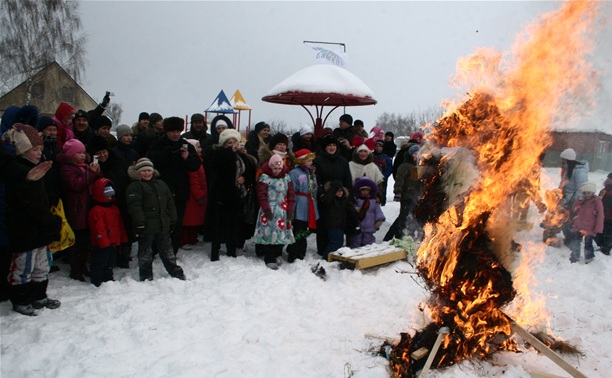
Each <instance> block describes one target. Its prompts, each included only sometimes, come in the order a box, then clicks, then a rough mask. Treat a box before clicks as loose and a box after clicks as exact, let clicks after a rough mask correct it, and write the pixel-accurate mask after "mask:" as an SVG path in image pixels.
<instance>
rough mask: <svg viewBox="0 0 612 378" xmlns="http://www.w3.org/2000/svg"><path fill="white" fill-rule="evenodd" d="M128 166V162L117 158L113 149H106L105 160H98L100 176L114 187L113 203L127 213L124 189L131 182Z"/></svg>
mask: <svg viewBox="0 0 612 378" xmlns="http://www.w3.org/2000/svg"><path fill="white" fill-rule="evenodd" d="M129 167H130V164H127V163H126V162H125V161H124V160H123V159H121V158H119V157H118V156H117V154H116V153H115V150H114V149H111V150H110V151H108V159H106V161H105V162H100V171H101V172H102V176H104V177H105V178H107V179H109V180H111V181H112V182H113V187H114V188H115V204H116V205H117V207H119V210H120V211H121V212H122V213H127V202H126V200H125V191H126V190H127V187H128V185H130V182H131V179H130V177H129V176H128V168H129Z"/></svg>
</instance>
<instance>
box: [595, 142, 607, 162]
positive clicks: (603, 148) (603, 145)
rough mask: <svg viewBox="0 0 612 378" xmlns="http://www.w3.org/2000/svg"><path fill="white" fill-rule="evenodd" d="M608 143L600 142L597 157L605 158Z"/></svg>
mask: <svg viewBox="0 0 612 378" xmlns="http://www.w3.org/2000/svg"><path fill="white" fill-rule="evenodd" d="M606 147H607V143H606V141H603V140H600V141H599V150H598V151H597V157H600V158H601V157H604V155H605V154H606V152H607V148H606Z"/></svg>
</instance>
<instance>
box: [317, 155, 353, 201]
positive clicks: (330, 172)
mask: <svg viewBox="0 0 612 378" xmlns="http://www.w3.org/2000/svg"><path fill="white" fill-rule="evenodd" d="M313 164H314V166H315V175H316V176H317V183H318V184H319V193H320V194H323V193H324V191H323V185H325V183H327V182H331V181H333V180H339V181H340V182H341V183H342V185H344V187H346V188H350V187H351V186H352V185H353V180H352V178H351V170H350V169H349V166H348V161H347V160H346V159H345V158H344V157H343V156H342V155H341V154H340V151H336V153H335V154H333V155H330V154H328V153H327V152H325V151H322V152H321V153H320V154H318V155H317V157H316V158H315V159H314V161H313Z"/></svg>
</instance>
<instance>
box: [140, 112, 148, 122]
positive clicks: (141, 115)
mask: <svg viewBox="0 0 612 378" xmlns="http://www.w3.org/2000/svg"><path fill="white" fill-rule="evenodd" d="M143 119H149V113H147V112H142V113H140V114H139V115H138V122H140V121H142V120H143Z"/></svg>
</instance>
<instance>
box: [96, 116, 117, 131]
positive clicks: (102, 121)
mask: <svg viewBox="0 0 612 378" xmlns="http://www.w3.org/2000/svg"><path fill="white" fill-rule="evenodd" d="M105 126H108V127H112V126H113V121H111V120H110V118H108V117H107V116H105V115H101V116H100V117H98V118H97V119H96V124H95V129H96V130H98V129H99V128H101V127H105Z"/></svg>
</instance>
